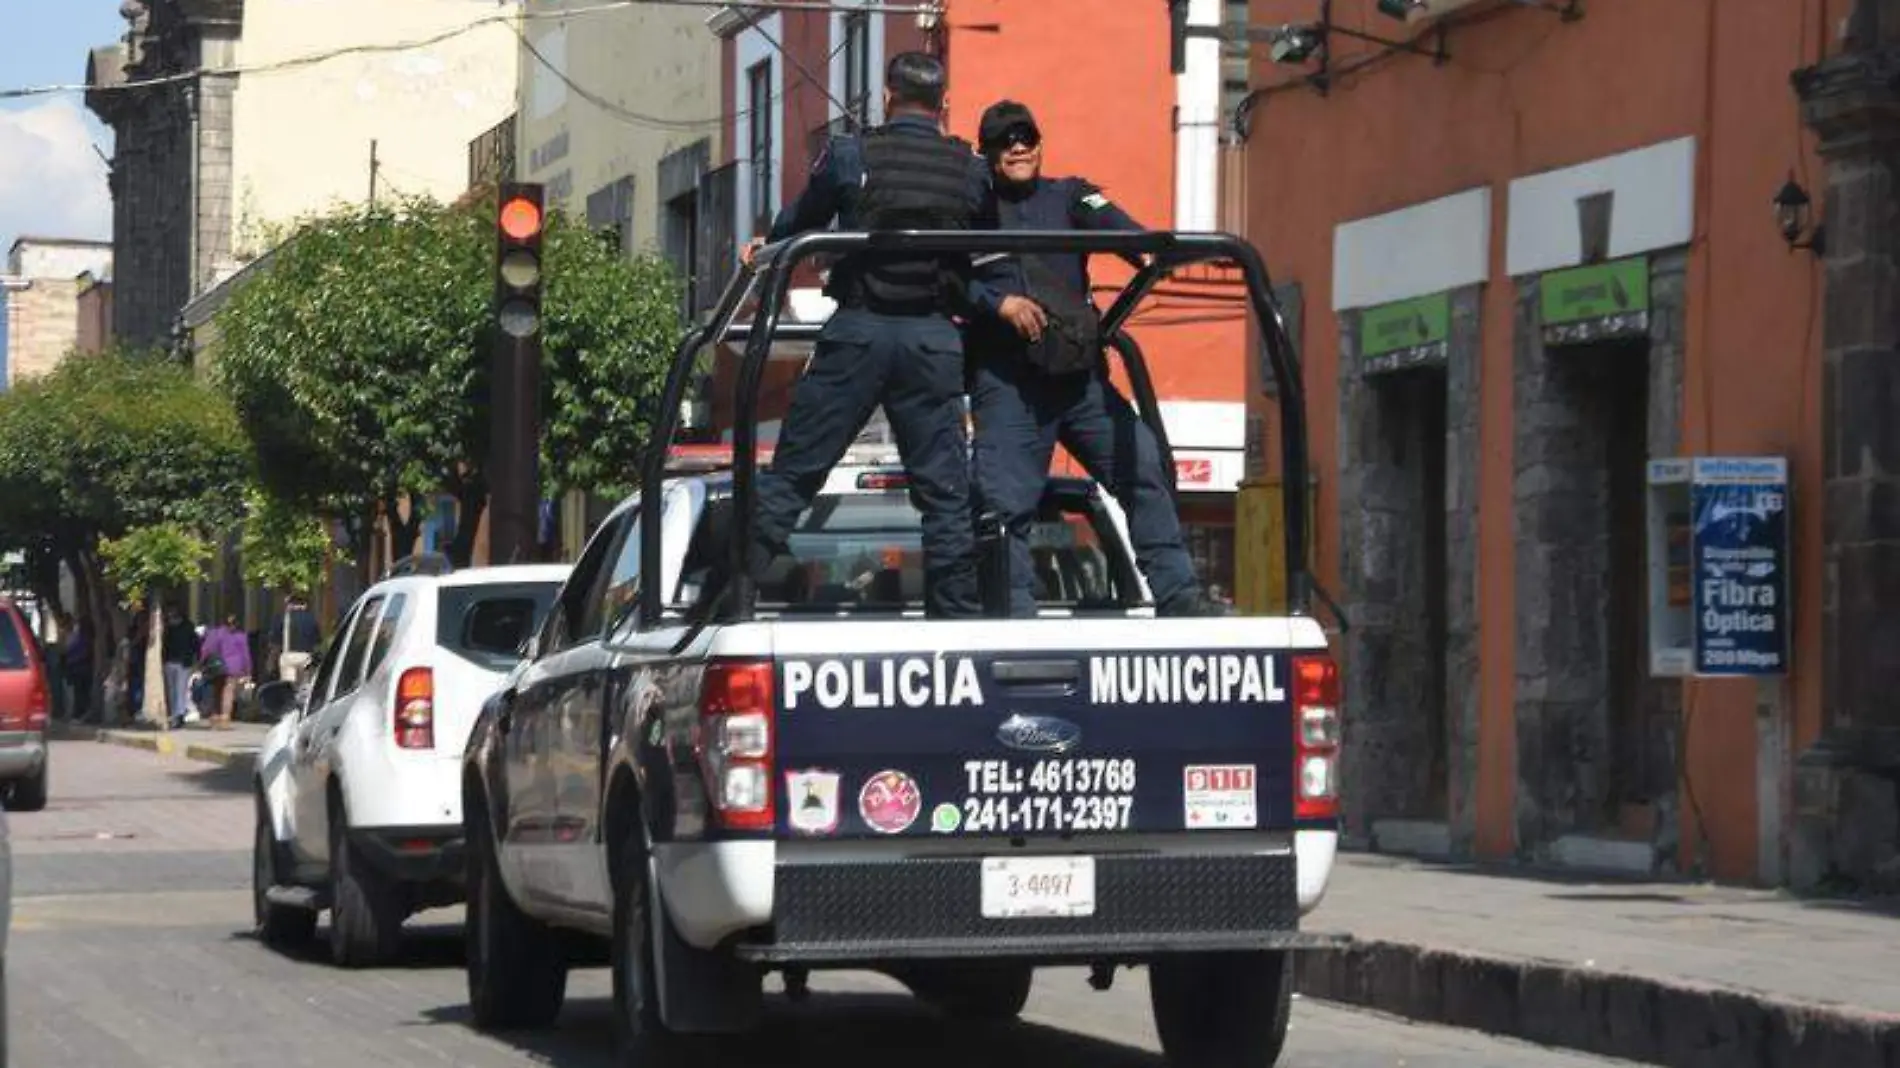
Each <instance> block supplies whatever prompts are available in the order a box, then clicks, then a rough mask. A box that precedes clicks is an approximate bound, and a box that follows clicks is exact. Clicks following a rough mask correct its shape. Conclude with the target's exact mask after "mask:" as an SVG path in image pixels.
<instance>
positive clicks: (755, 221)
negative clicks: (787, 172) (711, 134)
mask: <svg viewBox="0 0 1900 1068" xmlns="http://www.w3.org/2000/svg"><path fill="white" fill-rule="evenodd" d="M746 108H747V111H746V114H748V115H750V116H751V117H752V118H751V123H750V127H751V133H752V143H751V145H750V146H749V148H750V150H751V154H752V204H751V208H752V232H753V233H754V234H758V235H763V234H765V233H766V232H767V231H769V230H771V229H772V61H771V60H769V59H767V60H763V61H761V62H759V63H757V64H754V65H753V66H752V67H751V68H750V69H749V70H747V71H746Z"/></svg>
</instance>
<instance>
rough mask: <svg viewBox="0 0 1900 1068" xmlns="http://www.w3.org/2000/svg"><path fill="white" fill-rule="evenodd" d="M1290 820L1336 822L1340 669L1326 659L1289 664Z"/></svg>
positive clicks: (1302, 658) (1300, 658) (1298, 659)
mask: <svg viewBox="0 0 1900 1068" xmlns="http://www.w3.org/2000/svg"><path fill="white" fill-rule="evenodd" d="M1293 756H1294V760H1293V816H1294V818H1295V819H1301V820H1326V819H1337V818H1338V817H1339V783H1338V777H1339V667H1338V665H1336V664H1334V663H1333V658H1332V657H1330V656H1324V655H1321V656H1296V657H1294V658H1293Z"/></svg>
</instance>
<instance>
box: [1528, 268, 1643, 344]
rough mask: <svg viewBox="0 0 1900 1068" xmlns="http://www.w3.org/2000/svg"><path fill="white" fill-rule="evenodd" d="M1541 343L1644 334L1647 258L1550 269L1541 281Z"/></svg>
mask: <svg viewBox="0 0 1900 1068" xmlns="http://www.w3.org/2000/svg"><path fill="white" fill-rule="evenodd" d="M1540 284H1541V287H1542V288H1541V300H1542V309H1541V310H1542V312H1543V320H1544V344H1546V345H1576V344H1584V343H1588V342H1591V341H1597V340H1602V339H1607V338H1619V337H1637V336H1642V335H1645V334H1647V333H1649V258H1648V257H1646V256H1634V257H1631V258H1630V259H1626V260H1616V261H1614V262H1612V263H1597V264H1592V265H1590V266H1588V267H1572V268H1570V269H1568V270H1563V271H1551V272H1549V273H1548V274H1546V275H1544V277H1543V279H1542V281H1541V283H1540Z"/></svg>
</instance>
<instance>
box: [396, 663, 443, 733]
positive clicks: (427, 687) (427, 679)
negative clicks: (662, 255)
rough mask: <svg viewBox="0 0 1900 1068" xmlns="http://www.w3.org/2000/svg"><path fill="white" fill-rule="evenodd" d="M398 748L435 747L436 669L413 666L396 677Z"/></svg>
mask: <svg viewBox="0 0 1900 1068" xmlns="http://www.w3.org/2000/svg"><path fill="white" fill-rule="evenodd" d="M395 725H396V747H397V748H398V749H434V748H435V672H433V671H431V670H430V669H428V668H426V667H416V668H410V669H409V670H408V671H405V672H403V673H402V676H401V677H400V678H398V679H397V680H396V724H395Z"/></svg>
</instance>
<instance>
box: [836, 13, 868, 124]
mask: <svg viewBox="0 0 1900 1068" xmlns="http://www.w3.org/2000/svg"><path fill="white" fill-rule="evenodd" d="M843 103H844V113H845V115H846V116H848V120H849V121H850V122H851V123H852V125H853V126H854V127H855V128H856V129H860V130H861V129H863V128H865V127H866V126H869V125H870V124H871V16H870V14H869V13H868V12H864V11H854V12H852V13H851V14H849V15H846V16H845V17H844V101H843Z"/></svg>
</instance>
